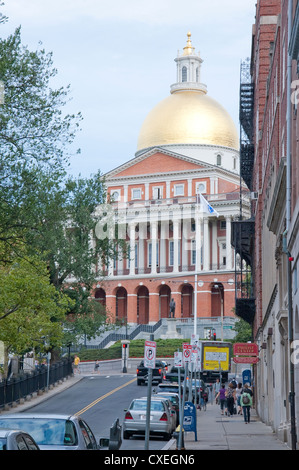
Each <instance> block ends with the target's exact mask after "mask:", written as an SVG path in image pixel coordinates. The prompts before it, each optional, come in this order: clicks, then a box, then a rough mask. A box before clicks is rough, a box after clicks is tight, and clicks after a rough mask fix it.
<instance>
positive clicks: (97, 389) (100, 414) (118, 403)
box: [30, 374, 166, 450]
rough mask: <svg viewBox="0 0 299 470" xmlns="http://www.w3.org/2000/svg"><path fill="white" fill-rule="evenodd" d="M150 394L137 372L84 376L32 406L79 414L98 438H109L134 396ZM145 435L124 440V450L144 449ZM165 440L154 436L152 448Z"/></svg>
mask: <svg viewBox="0 0 299 470" xmlns="http://www.w3.org/2000/svg"><path fill="white" fill-rule="evenodd" d="M142 396H147V387H146V386H137V381H136V375H131V374H128V375H112V376H105V375H91V376H87V377H84V378H83V379H82V380H80V381H79V382H77V383H76V384H75V385H73V386H72V387H70V388H68V389H67V390H65V391H62V392H61V393H58V394H57V395H55V396H53V397H52V398H49V399H47V400H46V401H44V402H42V403H40V404H38V405H36V406H33V407H32V408H31V409H30V412H34V413H63V414H64V413H67V414H68V413H69V414H80V416H81V417H82V418H83V419H84V420H85V421H86V422H87V423H88V424H89V426H90V428H91V429H92V431H93V432H94V435H95V437H96V439H97V441H98V440H99V439H100V437H109V432H110V426H111V425H112V424H113V422H114V421H115V420H116V419H117V418H119V421H120V423H121V424H122V422H123V418H124V415H125V412H124V409H126V408H128V407H129V405H130V402H131V400H132V399H133V398H138V397H142ZM144 444H145V441H144V437H142V436H139V437H135V436H133V437H132V438H130V439H128V440H123V442H122V446H121V450H144ZM165 444H166V442H165V441H164V440H163V439H162V438H160V437H155V438H151V439H150V442H149V450H160V449H162V448H163V447H164V446H165Z"/></svg>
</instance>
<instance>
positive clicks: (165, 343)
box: [80, 339, 190, 361]
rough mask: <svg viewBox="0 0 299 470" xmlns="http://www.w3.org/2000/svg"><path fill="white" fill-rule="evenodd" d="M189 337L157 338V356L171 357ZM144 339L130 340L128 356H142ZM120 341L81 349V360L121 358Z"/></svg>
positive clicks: (187, 341)
mask: <svg viewBox="0 0 299 470" xmlns="http://www.w3.org/2000/svg"><path fill="white" fill-rule="evenodd" d="M189 342H190V340H189V339H157V340H156V343H157V357H173V355H174V352H175V351H178V350H180V351H182V344H183V343H189ZM144 343H145V340H144V339H135V340H132V341H131V342H130V357H140V358H142V357H143V356H144ZM121 354H122V351H121V341H117V342H116V343H115V344H114V345H112V346H110V348H108V349H82V350H81V351H80V359H81V361H88V360H90V361H95V360H97V359H98V360H109V359H119V358H121Z"/></svg>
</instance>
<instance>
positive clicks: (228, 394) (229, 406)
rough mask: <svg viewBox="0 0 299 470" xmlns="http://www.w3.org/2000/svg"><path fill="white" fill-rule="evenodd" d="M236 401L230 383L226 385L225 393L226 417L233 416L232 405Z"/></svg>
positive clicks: (234, 391)
mask: <svg viewBox="0 0 299 470" xmlns="http://www.w3.org/2000/svg"><path fill="white" fill-rule="evenodd" d="M235 401H236V390H235V389H234V386H233V384H232V383H230V384H229V385H228V389H227V391H226V402H227V413H228V416H233V414H234V404H235Z"/></svg>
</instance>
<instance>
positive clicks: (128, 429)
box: [123, 397, 175, 439]
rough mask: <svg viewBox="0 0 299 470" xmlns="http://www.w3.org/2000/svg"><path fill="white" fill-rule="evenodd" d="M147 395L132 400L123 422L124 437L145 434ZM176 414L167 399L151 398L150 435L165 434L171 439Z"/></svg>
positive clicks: (166, 437) (165, 436)
mask: <svg viewBox="0 0 299 470" xmlns="http://www.w3.org/2000/svg"><path fill="white" fill-rule="evenodd" d="M146 410H147V397H142V398H135V399H134V400H132V402H131V404H130V406H129V408H128V410H125V411H126V414H125V417H124V422H123V438H124V439H129V438H130V437H131V436H133V434H145V427H146ZM174 422H175V415H174V414H173V412H172V411H171V409H170V407H169V403H168V402H167V400H164V399H162V398H156V397H155V398H154V397H152V398H151V409H150V435H163V436H164V438H165V439H170V437H171V435H172V432H173V431H174Z"/></svg>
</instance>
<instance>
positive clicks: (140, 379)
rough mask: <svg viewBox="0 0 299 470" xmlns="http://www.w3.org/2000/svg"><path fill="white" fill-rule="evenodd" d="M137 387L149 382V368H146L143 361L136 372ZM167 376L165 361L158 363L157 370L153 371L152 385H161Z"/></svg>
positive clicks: (156, 364)
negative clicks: (164, 376) (165, 375)
mask: <svg viewBox="0 0 299 470" xmlns="http://www.w3.org/2000/svg"><path fill="white" fill-rule="evenodd" d="M136 374H137V385H142V384H146V383H147V382H148V368H147V367H144V361H141V362H140V364H139V366H138V367H137V370H136ZM164 374H165V361H163V362H162V361H156V363H155V368H154V369H153V370H152V383H161V382H162V379H163V375H164Z"/></svg>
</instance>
